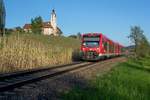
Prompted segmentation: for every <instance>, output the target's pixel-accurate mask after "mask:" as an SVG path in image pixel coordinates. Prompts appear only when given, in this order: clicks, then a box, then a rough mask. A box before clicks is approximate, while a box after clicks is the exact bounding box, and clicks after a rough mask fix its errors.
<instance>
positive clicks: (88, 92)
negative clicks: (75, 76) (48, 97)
mask: <svg viewBox="0 0 150 100" xmlns="http://www.w3.org/2000/svg"><path fill="white" fill-rule="evenodd" d="M149 66H150V60H149V58H142V59H139V60H133V59H129V60H128V61H127V62H123V63H120V64H118V65H116V67H114V68H113V69H112V70H111V71H110V72H108V73H107V74H104V75H103V76H101V73H98V74H97V77H96V78H95V79H93V80H92V81H90V87H87V88H84V89H83V88H80V87H75V88H74V89H72V90H71V91H69V92H66V93H64V95H63V99H64V100H149V98H150V95H149V94H150V67H149Z"/></svg>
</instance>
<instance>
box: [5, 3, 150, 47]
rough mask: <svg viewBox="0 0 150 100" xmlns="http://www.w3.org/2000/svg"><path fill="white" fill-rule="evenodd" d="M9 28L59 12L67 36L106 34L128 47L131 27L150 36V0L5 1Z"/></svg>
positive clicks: (62, 28)
mask: <svg viewBox="0 0 150 100" xmlns="http://www.w3.org/2000/svg"><path fill="white" fill-rule="evenodd" d="M4 2H5V7H6V14H7V15H6V27H7V28H14V27H17V26H21V27H22V26H23V25H24V24H25V23H30V22H31V18H35V17H36V16H42V18H43V20H44V21H49V20H50V14H51V10H52V9H55V10H56V13H57V24H58V26H59V27H60V28H61V30H62V31H63V33H64V35H65V36H68V35H71V34H76V33H78V32H81V33H93V32H95V33H103V34H105V35H106V36H107V37H108V38H110V39H112V40H114V41H116V42H119V43H121V44H123V45H125V46H128V45H130V44H131V42H130V41H129V39H128V38H127V37H128V36H129V34H130V28H131V26H135V25H137V26H140V27H141V28H142V29H143V30H144V34H145V35H146V36H147V38H148V39H150V28H149V26H150V6H149V5H150V0H4Z"/></svg>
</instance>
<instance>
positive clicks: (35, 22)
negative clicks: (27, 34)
mask: <svg viewBox="0 0 150 100" xmlns="http://www.w3.org/2000/svg"><path fill="white" fill-rule="evenodd" d="M42 26H43V19H42V17H41V16H39V17H35V18H34V19H31V30H32V32H33V33H35V34H41V33H42Z"/></svg>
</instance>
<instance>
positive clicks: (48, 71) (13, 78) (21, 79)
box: [0, 62, 95, 92]
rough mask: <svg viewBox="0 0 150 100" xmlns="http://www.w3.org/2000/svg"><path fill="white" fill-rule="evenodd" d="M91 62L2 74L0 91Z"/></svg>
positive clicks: (82, 66) (66, 71) (62, 72)
mask: <svg viewBox="0 0 150 100" xmlns="http://www.w3.org/2000/svg"><path fill="white" fill-rule="evenodd" d="M93 64H95V63H91V62H79V63H72V64H68V65H61V66H55V67H51V68H44V69H37V70H29V71H22V72H18V73H11V74H3V75H0V92H5V91H9V90H13V89H15V88H18V87H21V86H24V85H26V84H30V83H34V82H37V81H40V80H44V79H47V78H52V77H55V76H58V75H62V74H65V73H68V72H71V71H74V70H78V69H80V68H84V67H87V66H90V65H93Z"/></svg>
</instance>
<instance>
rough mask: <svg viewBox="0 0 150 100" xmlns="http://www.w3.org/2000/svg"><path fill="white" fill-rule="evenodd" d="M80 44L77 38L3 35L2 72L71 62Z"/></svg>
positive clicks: (0, 39)
mask: <svg viewBox="0 0 150 100" xmlns="http://www.w3.org/2000/svg"><path fill="white" fill-rule="evenodd" d="M68 42H69V43H68ZM79 44H80V43H79V41H78V40H75V39H70V38H65V37H48V36H42V35H33V34H23V35H19V34H15V35H11V36H8V37H3V38H2V37H1V38H0V73H5V72H12V71H18V70H27V69H33V68H39V67H42V66H44V67H45V66H48V65H58V64H65V63H70V62H72V52H73V50H74V49H77V48H78V47H79ZM74 45H75V46H74Z"/></svg>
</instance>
